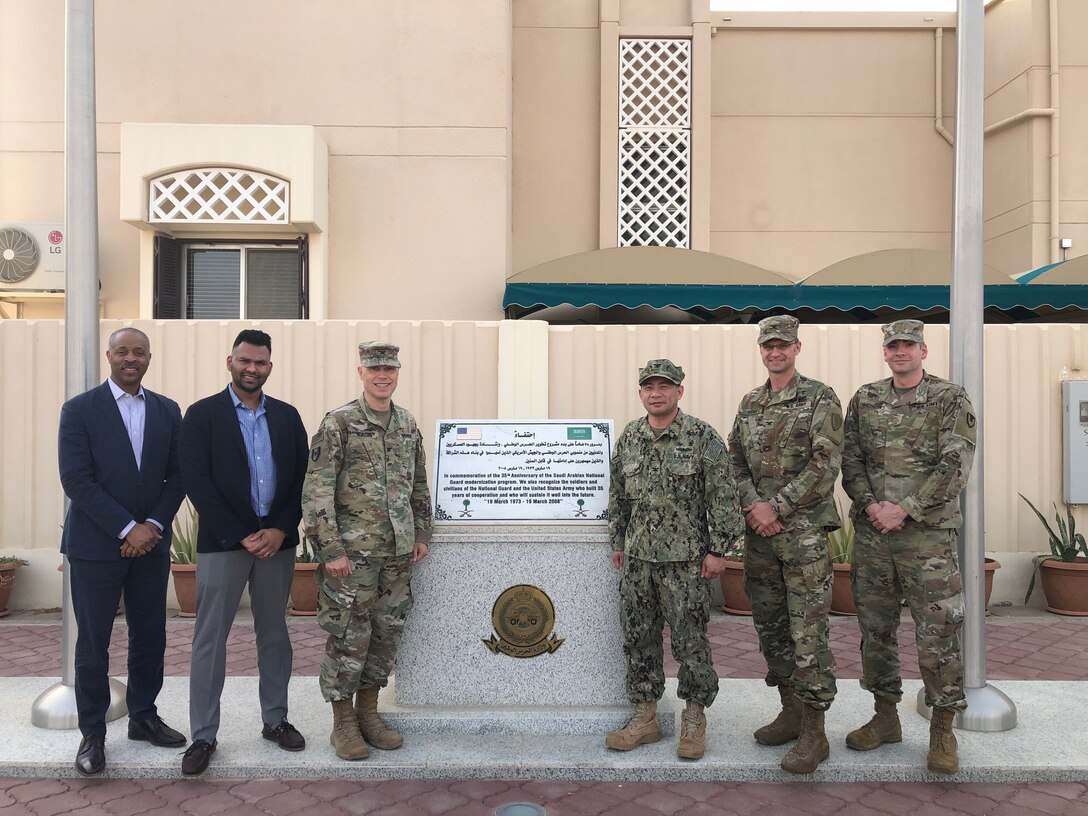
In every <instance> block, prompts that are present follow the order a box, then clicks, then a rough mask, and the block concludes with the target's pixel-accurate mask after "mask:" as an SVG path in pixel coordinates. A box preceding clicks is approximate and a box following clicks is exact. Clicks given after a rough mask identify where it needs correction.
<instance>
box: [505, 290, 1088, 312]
mask: <svg viewBox="0 0 1088 816" xmlns="http://www.w3.org/2000/svg"><path fill="white" fill-rule="evenodd" d="M983 297H984V301H983V302H984V306H985V307H986V308H995V309H1014V308H1018V307H1019V308H1023V309H1037V308H1041V307H1044V306H1047V307H1050V308H1054V309H1064V308H1083V309H1088V285H1083V286H1075V285H1066V286H1040V285H1034V286H1032V285H1026V284H1011V285H1010V284H995V285H988V286H985V287H984V295H983ZM950 302H951V294H950V289H949V287H948V286H804V285H801V284H792V285H784V286H773V285H772V286H716V285H707V284H668V283H658V284H645V283H641V284H636V283H632V284H624V283H510V284H507V286H506V294H505V296H504V297H503V309H510V308H512V307H520V308H521V309H541V308H551V307H555V306H563V305H567V306H574V307H584V306H597V307H600V308H610V307H615V306H621V307H625V308H628V309H636V308H639V307H642V306H648V307H651V308H655V309H664V308H667V307H670V306H671V307H673V308H676V309H683V310H690V309H704V310H707V311H717V310H720V309H731V310H734V311H745V310H756V311H761V312H766V311H771V310H775V309H778V310H786V311H794V310H798V309H811V310H813V311H823V310H825V309H839V310H841V311H852V310H855V309H865V310H868V311H877V310H881V309H897V310H898V309H918V310H922V311H924V310H928V309H948V308H949V304H950Z"/></svg>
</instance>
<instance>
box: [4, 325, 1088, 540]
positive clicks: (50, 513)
mask: <svg viewBox="0 0 1088 816" xmlns="http://www.w3.org/2000/svg"><path fill="white" fill-rule="evenodd" d="M120 325H122V324H121V323H120V322H118V321H108V322H105V323H103V325H102V334H101V337H102V339H101V348H100V349H98V350H97V352H96V356H97V358H98V359H99V360H100V361H101V362H104V360H103V356H102V352H103V350H104V348H105V340H106V337H107V336H108V335H109V333H110V332H111V331H112V330H114V329H115V328H118V327H119V326H120ZM139 325H140V327H141V328H143V329H144V330H145V331H147V332H148V333H149V334H150V335H151V338H152V344H153V345H152V363H151V368H150V370H149V372H148V375H147V379H146V381H145V382H146V384H147V386H148V387H149V388H152V389H154V390H158V391H162V392H163V393H166V394H168V395H169V396H171V397H172V398H174V399H176V400H177V401H178V403H179V404H180V405H182V407H183V408H184V407H185V406H187V405H188V404H190V403H191V402H192V401H193V400H195V399H197V398H199V397H202V396H205V395H207V394H210V393H212V392H214V391H217V390H219V389H221V388H223V387H224V386H225V384H226V382H227V373H226V357H227V355H228V354H229V352H230V348H229V347H230V343H231V341H232V340H233V339H234V336H235V335H236V334H237V332H238V331H239V330H240V329H242V328H245V327H246V326H248V325H250V324H246V323H241V322H222V323H220V322H210V321H209V322H187V321H163V322H159V323H154V322H150V321H148V322H144V323H140V324H139ZM258 325H261V326H262V327H263V328H264V329H265V330H266V331H268V332H269V333H270V334H271V335H272V338H273V355H272V359H273V361H274V364H275V367H274V370H273V373H272V376H271V378H270V379H269V382H268V391H269V393H270V394H272V395H274V396H278V397H280V398H282V399H286V400H288V401H290V402H292V403H294V404H295V405H296V406H297V407H298V409H299V411H300V412H301V414H302V417H303V421H304V422H305V423H306V427H307V430H309V431H311V432H312V431H313V429H314V428H315V427H316V425H317V423H318V422H319V421H320V419H321V417H322V416H323V415H324V413H325V411H327V410H329V409H330V408H333V407H336V406H338V405H341V404H343V403H345V402H347V401H348V400H350V399H353V398H355V397H356V396H357V395H358V393H359V391H358V386H359V384H358V379H357V378H356V374H355V367H356V365H357V357H356V347H357V345H358V343H359V342H360V341H362V340H370V339H387V340H392V341H393V342H396V343H399V344H400V345H401V346H402V349H403V350H402V355H401V359H402V360H403V362H404V369H403V373H402V379H401V384H400V388H399V390H398V392H397V397H398V398H399V399H398V402H400V403H401V404H403V405H405V406H406V407H408V408H409V409H410V410H412V411H413V412H414V413H415V415H416V417H417V419H418V420H419V422H420V425H421V427H422V428H423V431H424V438H425V439H426V440H427V442H428V455H430V453H431V451H432V449H433V434H434V423H435V421H436V420H437V419H439V418H441V417H456V418H462V419H469V418H482V419H487V418H493V417H495V416H496V414H497V402H498V392H499V391H498V382H497V374H496V371H497V360H498V357H499V332H498V323H472V322H440V321H429V322H409V321H397V322H352V321H330V322H326V323H315V322H307V321H294V322H268V323H263V324H258ZM985 336H986V382H987V394H986V421H985V423H984V432H985V434H986V442H987V447H986V463H985V464H986V508H987V517H986V518H987V549H989V550H990V551H993V552H1031V551H1036V550H1039V549H1042V548H1043V547H1044V546H1045V541H1044V539H1043V538H1042V535H1041V530H1040V528H1039V525H1038V522H1037V521H1036V520H1035V518H1034V517H1033V516H1031V514H1030V512H1028V511H1027V509H1026V507H1025V506H1024V505H1023V503H1022V502H1021V501H1020V500H1019V499H1018V498H1017V493H1020V492H1022V493H1024V494H1025V495H1027V496H1029V497H1030V498H1031V499H1032V500H1033V501H1036V502H1037V503H1040V504H1041V505H1042V504H1049V502H1050V501H1052V500H1056V499H1060V497H1061V494H1062V454H1061V390H1060V385H1059V382H1060V376H1061V372H1062V370H1063V369H1070V370H1073V371H1074V376H1088V372H1084V371H1080V369H1081V367H1082V366H1084V365H1085V364H1086V363H1088V331H1086V330H1085V329H1084V327H1082V326H1079V325H1064V324H1063V325H1017V326H987V327H986V334H985ZM549 338H550V339H549V361H548V369H549V370H548V376H549V413H550V415H551V416H553V417H556V418H579V417H583V418H589V417H598V416H602V417H610V418H612V419H613V420H614V421H615V423H616V425H617V427H618V428H622V427H623V425H624V423H626V422H627V421H628V420H629V419H631V418H633V417H636V416H638V415H640V414H641V413H642V408H641V405H640V404H639V402H638V397H637V393H636V392H637V386H636V384H635V376H636V371H637V370H638V368H639V367H640V366H641V365H643V364H644V363H645V362H646V360H648V359H651V358H653V357H659V356H668V357H671V358H672V359H673V360H675V361H676V362H678V363H680V364H681V365H683V366H684V368H685V370H686V371H687V372H688V379H687V381H686V382H685V385H686V386H687V389H686V393H685V395H684V399H683V402H682V403H681V404H682V405H683V406H684V407H685V409H686V410H689V411H690V412H691V413H693V414H695V415H697V416H701V417H702V418H704V419H706V420H708V421H709V422H711V423H713V424H714V426H715V427H717V428H719V430H721V431H722V433H723V434H724V433H726V432H727V431H728V429H729V427H730V425H731V424H732V421H733V415H734V412H735V410H736V406H737V403H738V402H739V401H740V398H741V396H742V395H743V394H744V393H745V392H746V391H747V390H748V389H750V388H752V387H754V386H755V385H757V384H759V383H760V382H762V381H763V380H764V378H765V372H764V370H763V367H762V365H761V363H760V361H759V355H758V352H757V350H756V348H755V340H756V328H755V327H753V326H668V327H662V326H576V327H566V326H555V327H551V328H550V329H549ZM927 339H928V341H929V350H930V354H929V359H928V361H927V368H928V369H929V370H930V371H932V372H933V373H935V374H939V375H941V376H945V375H946V374H947V372H948V330H947V327H942V326H935V327H931V328H930V329H928V330H927ZM801 340H802V343H803V349H802V352H801V356H800V358H799V367H800V369H801V370H802V371H803V372H804V373H806V374H808V375H810V376H813V377H816V378H818V379H822V380H824V381H825V382H827V383H828V384H829V385H831V386H832V387H833V388H834V389H835V390H836V392H837V393H838V394H839V397H840V398H841V399H842V401H843V403H844V404H845V403H846V402H847V401H848V400H849V398H850V396H851V395H852V394H853V392H854V390H855V389H856V388H857V387H858V386H859V385H860V384H862V383H865V382H869V381H872V380H876V379H880V378H882V377H883V376H885V374H886V368H885V366H884V363H883V360H882V357H881V353H880V341H881V335H880V329H879V327H877V326H803V327H802V334H801ZM63 359H64V331H63V325H62V324H60V323H58V322H56V321H0V433H2V445H0V550H4V549H7V550H12V549H26V548H34V547H37V548H55V547H56V546H57V541H58V534H59V526H60V523H61V513H62V506H63V501H62V499H63V497H62V493H61V490H60V485H59V482H58V480H57V462H56V428H57V418H58V415H59V409H60V404H61V402H62V400H63V366H64V363H63ZM1078 371H1079V374H1078V373H1077V372H1078ZM105 373H106V372H105V367H104V366H103V368H102V376H103V377H104V376H105ZM1076 515H1077V519H1078V522H1079V523H1080V524H1081V525H1082V526H1083V527H1085V528H1088V510H1085V509H1078V510H1077V512H1076Z"/></svg>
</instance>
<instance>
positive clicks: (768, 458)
mask: <svg viewBox="0 0 1088 816" xmlns="http://www.w3.org/2000/svg"><path fill="white" fill-rule="evenodd" d="M797 325H798V321H797V318H795V317H789V316H785V315H783V316H777V317H768V318H765V319H764V320H761V321H760V323H759V338H758V340H757V343H758V344H759V353H760V357H761V358H762V360H763V365H764V367H765V368H766V369H767V372H768V379H767V382H765V383H764V384H763V385H761V386H760V387H759V388H756V389H754V390H753V391H750V392H749V393H748V394H747V395H746V396H745V397H744V399H742V400H741V403H740V407H739V408H738V409H737V416H736V419H735V421H734V422H733V430H732V432H731V433H730V435H729V451H730V457H731V459H732V462H733V472H734V473H735V474H736V478H737V489H738V491H739V493H740V501H741V506H742V510H743V512H744V516H745V522H746V524H747V529H746V532H745V539H744V540H745V548H744V585H745V589H746V590H747V591H748V595H749V597H750V598H751V600H752V620H753V622H754V623H755V626H756V632H757V633H758V634H759V648H760V651H762V652H763V657H764V658H765V659H766V661H767V678H766V679H767V685H769V686H777V687H778V693H779V696H780V698H781V701H782V709H781V711H780V712H779V714H778V716H777V717H776V718H775V719H774V720H773V721H772V722H771V723H769V724H767V725H765V726H763V727H762V728H759V729H758V730H757V731H756V732H755V734H754V736H755V738H756V740H757V741H759V742H760V743H762V744H764V745H782V744H784V743H787V742H790V741H792V740H797V743H796V744H795V745H794V746H793V747H792V748H791V749H790V751H789V753H787V754H786V755H785V757H784V758H783V759H782V768H783V769H784V770H786V771H790V772H791V773H812V772H813V771H815V770H816V767H817V766H818V765H819V764H820V763H821V762H823V761H824V760H825V759H827V757H828V754H829V751H830V748H829V746H828V743H827V737H826V736H825V734H824V712H825V711H826V710H827V708H828V707H829V706H830V705H831V701H832V700H834V699H835V673H834V672H835V659H834V657H833V656H832V654H831V649H830V647H829V645H828V631H827V616H828V612H829V611H830V609H831V581H832V570H831V556H830V551H829V548H828V541H827V534H828V533H829V532H831V531H833V530H836V529H838V527H839V514H838V511H837V510H836V508H835V499H834V495H833V494H834V490H835V480H836V479H837V478H838V475H839V466H840V464H841V451H842V406H841V405H840V404H839V398H838V397H837V396H835V392H834V391H832V390H831V389H830V388H829V387H828V386H826V385H824V384H823V383H821V382H817V381H816V380H812V379H809V378H808V377H805V376H802V375H801V374H799V373H798V372H797V355H798V354H800V353H801V343H800V341H799V340H798V339H797Z"/></svg>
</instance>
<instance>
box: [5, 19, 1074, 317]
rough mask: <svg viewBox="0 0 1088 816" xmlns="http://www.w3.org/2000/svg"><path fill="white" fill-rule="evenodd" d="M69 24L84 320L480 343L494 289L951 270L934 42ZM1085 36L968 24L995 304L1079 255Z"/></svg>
mask: <svg viewBox="0 0 1088 816" xmlns="http://www.w3.org/2000/svg"><path fill="white" fill-rule="evenodd" d="M716 5H721V4H717V3H716ZM95 6H96V21H95V22H96V34H97V110H98V129H97V133H98V150H99V162H98V174H99V175H98V177H99V223H100V232H101V238H100V278H101V313H102V315H103V316H104V317H107V318H141V319H147V318H153V317H164V318H172V317H192V318H196V319H201V318H218V319H230V318H233V319H238V318H251V319H252V318H279V319H289V318H299V317H306V318H310V319H379V318H380V319H389V318H404V319H455V320H460V319H471V320H490V319H498V318H500V317H502V316H503V310H502V302H503V291H504V286H505V284H506V282H507V280H508V279H510V278H512V277H514V276H517V275H523V276H524V275H525V274H526V273H527V272H529V273H530V274H531V271H532V270H533V269H535V268H536V267H537V266H539V265H541V264H545V263H548V262H552V261H555V260H556V259H560V258H564V257H566V256H571V255H575V254H578V253H586V252H592V251H595V250H600V249H607V248H611V247H617V246H641V245H646V244H650V245H664V246H678V247H686V248H689V249H694V250H700V251H703V252H709V253H712V254H713V255H715V256H719V257H722V258H727V259H732V260H735V261H737V262H740V263H742V264H745V265H748V266H751V267H756V268H759V269H762V270H768V271H769V272H770V273H774V279H775V280H793V281H796V280H801V279H804V278H806V277H808V276H810V275H812V274H814V273H816V272H818V271H819V270H821V269H824V268H826V267H828V266H830V265H833V264H835V263H836V262H839V261H843V260H844V259H848V258H852V257H856V256H863V255H868V254H870V253H877V252H885V253H886V252H888V251H890V250H939V251H944V252H947V250H948V248H949V245H950V226H951V222H952V201H951V180H952V146H951V144H950V139H951V134H952V132H953V131H954V121H953V116H952V114H953V111H954V95H955V18H954V15H952V14H949V13H932V14H922V13H909V14H907V13H903V14H890V13H869V14H811V13H808V14H790V13H773V14H772V13H753V12H737V13H729V12H721V11H711V9H710V5H709V0H563V1H562V2H556V1H555V0H456V2H454V1H453V0H439V1H438V2H435V0H398V2H390V0H383V1H379V0H360V2H353V3H341V2H337V0H307V2H300V1H297V0H280V2H276V3H272V4H269V3H267V2H261V0H235V2H231V3H229V4H223V3H212V2H207V0H193V2H189V3H186V4H184V6H183V7H182V6H179V5H178V4H173V3H140V2H136V0H98V1H97V2H96V4H95ZM0 16H2V17H3V25H0V32H2V33H0V38H2V41H0V46H2V47H0V227H2V225H23V224H42V225H45V226H46V227H50V228H52V227H55V226H62V224H63V220H64V180H63V177H64V153H63V148H64V144H63V143H64V127H63V114H64V3H63V0H0ZM1086 30H1088V7H1086V4H1084V3H1083V2H1079V0H996V2H991V3H990V4H989V6H988V7H987V13H986V94H987V100H986V122H987V126H988V127H987V130H988V132H987V137H986V199H985V219H986V232H985V236H986V263H987V265H988V266H989V267H991V268H992V269H995V270H998V271H999V272H1000V273H1003V274H1005V275H1015V274H1018V273H1021V272H1025V271H1027V270H1030V269H1033V268H1035V267H1038V266H1041V265H1044V264H1047V263H1050V262H1052V261H1055V260H1060V259H1061V258H1062V257H1075V256H1077V255H1080V254H1083V251H1084V250H1085V249H1088V147H1086V145H1088V38H1086V37H1084V36H1083V33H1084V32H1085V31H1086ZM49 231H50V229H44V228H42V230H41V232H40V233H39V234H46V233H48V232H49ZM1063 238H1064V239H1067V240H1068V241H1069V242H1070V243H1071V246H1070V247H1069V248H1067V249H1062V248H1061V239H1063ZM874 266H876V267H879V264H874ZM618 274H619V275H620V276H621V278H622V274H623V271H622V269H621V270H620V271H619V273H618ZM659 274H660V282H662V283H668V282H669V281H670V279H673V278H671V277H670V276H674V275H682V274H683V270H682V269H674V268H663V269H661V270H660V273H659ZM862 282H866V283H870V282H871V283H879V282H881V281H879V280H872V281H868V280H867V281H862ZM37 288H38V287H36V286H35V285H34V280H33V276H31V277H30V278H27V279H25V280H24V281H23V282H22V283H20V284H18V285H17V286H14V287H13V286H11V285H0V289H3V290H4V291H2V292H0V310H2V311H0V315H2V316H3V317H5V318H11V317H24V318H31V317H58V316H60V315H61V314H62V313H63V298H62V296H60V295H59V293H56V292H40V291H36V289H37ZM266 292H271V294H267V296H265V295H264V294H263V293H266Z"/></svg>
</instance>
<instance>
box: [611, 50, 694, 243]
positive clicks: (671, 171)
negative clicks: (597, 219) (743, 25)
mask: <svg viewBox="0 0 1088 816" xmlns="http://www.w3.org/2000/svg"><path fill="white" fill-rule="evenodd" d="M619 90H620V93H619V104H620V110H619V126H620V132H619V225H618V226H619V234H618V244H619V246H670V247H689V246H690V229H689V225H690V208H691V201H690V199H691V195H690V191H691V40H670V39H621V40H620V82H619Z"/></svg>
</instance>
